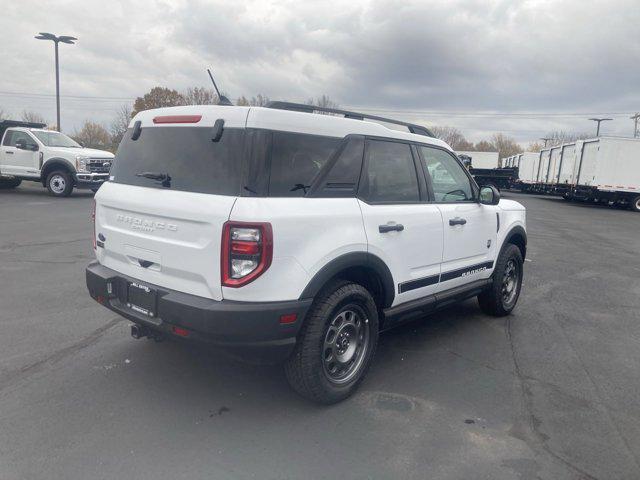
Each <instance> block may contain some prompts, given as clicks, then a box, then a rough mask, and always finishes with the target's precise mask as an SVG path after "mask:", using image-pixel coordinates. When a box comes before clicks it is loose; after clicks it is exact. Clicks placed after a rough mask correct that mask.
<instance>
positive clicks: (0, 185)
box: [0, 178, 22, 190]
mask: <svg viewBox="0 0 640 480" xmlns="http://www.w3.org/2000/svg"><path fill="white" fill-rule="evenodd" d="M21 183H22V180H21V179H19V178H11V179H3V180H0V189H4V190H6V189H10V188H16V187H17V186H18V185H20V184H21Z"/></svg>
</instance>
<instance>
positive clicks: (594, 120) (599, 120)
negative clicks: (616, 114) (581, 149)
mask: <svg viewBox="0 0 640 480" xmlns="http://www.w3.org/2000/svg"><path fill="white" fill-rule="evenodd" d="M589 120H591V121H592V122H598V127H597V128H596V137H599V136H600V124H601V123H602V122H607V121H609V120H613V118H590V119H589Z"/></svg>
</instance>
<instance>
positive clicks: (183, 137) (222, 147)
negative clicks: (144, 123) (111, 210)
mask: <svg viewBox="0 0 640 480" xmlns="http://www.w3.org/2000/svg"><path fill="white" fill-rule="evenodd" d="M131 133H132V132H131V130H129V131H127V133H126V134H125V136H124V139H123V140H122V143H121V144H120V147H119V148H118V151H117V153H116V158H115V160H114V164H113V167H112V169H111V175H112V176H113V181H114V182H116V183H125V184H128V185H138V186H141V187H150V188H165V189H169V190H181V191H187V192H197V193H211V194H217V195H239V194H240V192H241V185H240V184H241V177H242V163H243V158H244V136H245V131H244V129H234V128H225V129H224V132H223V134H222V137H221V138H220V140H219V141H217V142H213V141H212V136H213V133H214V132H213V128H207V127H149V128H143V129H142V133H141V135H140V137H139V138H138V139H137V140H132V139H131ZM156 174H157V176H158V178H157V179H154V178H149V177H154V176H156Z"/></svg>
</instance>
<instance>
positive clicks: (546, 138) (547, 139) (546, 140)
mask: <svg viewBox="0 0 640 480" xmlns="http://www.w3.org/2000/svg"><path fill="white" fill-rule="evenodd" d="M540 140H544V148H547V142H548V141H549V140H553V138H549V137H541V138H540Z"/></svg>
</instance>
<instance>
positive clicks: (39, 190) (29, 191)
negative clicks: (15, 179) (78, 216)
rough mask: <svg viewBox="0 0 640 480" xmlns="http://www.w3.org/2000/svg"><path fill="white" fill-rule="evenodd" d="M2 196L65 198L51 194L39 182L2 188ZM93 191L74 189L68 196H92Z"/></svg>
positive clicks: (52, 199) (42, 198) (0, 194)
mask: <svg viewBox="0 0 640 480" xmlns="http://www.w3.org/2000/svg"><path fill="white" fill-rule="evenodd" d="M0 196H2V197H5V196H6V197H16V198H22V197H33V198H37V199H38V200H51V201H54V200H55V201H60V200H64V198H56V197H54V196H53V195H50V194H49V192H48V191H47V189H46V188H44V187H42V186H41V185H39V184H38V183H33V184H32V185H28V186H27V185H24V183H23V184H22V185H20V186H19V187H17V188H11V189H0ZM92 197H93V192H92V191H91V190H75V189H74V190H73V192H71V195H70V196H69V197H66V198H92Z"/></svg>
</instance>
